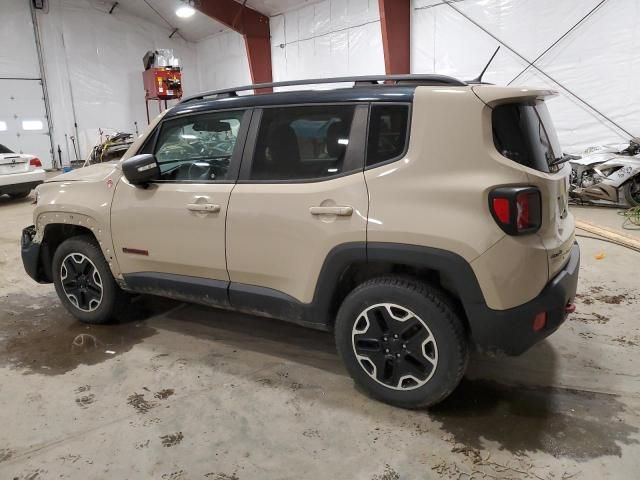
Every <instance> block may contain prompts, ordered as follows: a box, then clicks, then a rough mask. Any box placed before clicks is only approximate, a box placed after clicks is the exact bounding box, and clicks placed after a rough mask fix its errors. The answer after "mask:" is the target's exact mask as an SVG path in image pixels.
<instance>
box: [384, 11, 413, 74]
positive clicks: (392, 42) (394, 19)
mask: <svg viewBox="0 0 640 480" xmlns="http://www.w3.org/2000/svg"><path fill="white" fill-rule="evenodd" d="M378 6H379V8H380V27H381V29H382V46H383V48H384V67H385V70H386V72H387V75H393V74H396V73H411V56H410V51H411V50H410V49H411V45H410V30H411V0H379V1H378Z"/></svg>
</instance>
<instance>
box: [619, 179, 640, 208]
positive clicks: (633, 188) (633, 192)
mask: <svg viewBox="0 0 640 480" xmlns="http://www.w3.org/2000/svg"><path fill="white" fill-rule="evenodd" d="M622 193H623V194H624V198H625V199H626V200H627V202H629V205H631V206H632V207H638V206H640V175H636V176H635V177H633V178H632V179H631V180H629V181H628V182H627V183H625V184H624V186H623V187H622Z"/></svg>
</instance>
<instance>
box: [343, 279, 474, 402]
mask: <svg viewBox="0 0 640 480" xmlns="http://www.w3.org/2000/svg"><path fill="white" fill-rule="evenodd" d="M335 336H336V345H337V348H338V352H339V353H340V356H341V358H342V360H343V361H344V363H345V366H346V368H347V370H348V371H349V373H350V374H351V376H352V378H353V379H354V381H355V382H356V384H358V385H359V386H360V387H361V388H362V389H364V390H365V391H366V392H367V393H368V394H369V395H370V396H372V397H373V398H376V399H378V400H381V401H383V402H386V403H389V404H392V405H396V406H400V407H404V408H421V407H429V406H432V405H435V404H436V403H438V402H440V401H442V400H444V399H445V398H446V397H447V396H448V395H449V394H450V393H451V392H452V391H453V390H454V389H455V388H456V387H457V385H458V384H459V383H460V380H461V379H462V376H463V375H464V372H465V370H466V366H467V361H468V341H467V336H466V332H465V328H464V326H463V323H462V321H461V319H460V318H459V316H458V315H457V314H456V309H455V307H454V306H453V304H452V303H451V300H450V299H449V297H448V296H447V295H446V294H445V293H444V292H442V291H441V290H439V289H437V288H434V287H432V286H430V285H427V284H425V283H422V282H420V281H417V280H413V279H407V278H403V277H381V278H375V279H373V280H369V281H367V282H365V283H363V284H362V285H360V286H358V287H357V288H356V289H354V290H353V292H351V293H350V294H349V295H348V296H347V298H346V299H345V300H344V302H343V303H342V305H341V307H340V310H339V312H338V316H337V318H336V325H335Z"/></svg>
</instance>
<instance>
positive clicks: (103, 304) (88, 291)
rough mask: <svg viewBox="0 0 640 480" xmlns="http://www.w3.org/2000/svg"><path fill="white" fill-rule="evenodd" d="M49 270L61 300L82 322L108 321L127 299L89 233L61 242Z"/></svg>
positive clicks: (113, 317)
mask: <svg viewBox="0 0 640 480" xmlns="http://www.w3.org/2000/svg"><path fill="white" fill-rule="evenodd" d="M52 272H53V283H54V284H55V287H56V292H57V294H58V297H59V298H60V300H61V301H62V304H63V305H64V307H65V308H66V309H67V310H68V311H69V312H70V313H71V314H72V315H73V316H74V317H76V318H77V319H78V320H80V321H82V322H86V323H107V322H109V321H111V320H113V319H115V317H116V315H117V314H118V313H119V312H120V310H121V308H122V307H123V306H124V304H125V303H126V293H125V292H123V291H122V290H121V289H120V287H118V285H117V284H116V281H115V279H114V278H113V275H112V274H111V270H110V269H109V265H107V262H106V260H105V259H104V256H103V255H102V252H101V251H100V248H99V247H98V245H96V243H95V241H94V240H93V238H92V237H90V236H79V237H73V238H70V239H68V240H65V241H64V242H62V243H61V244H60V246H59V247H58V248H57V249H56V252H55V254H54V256H53V267H52Z"/></svg>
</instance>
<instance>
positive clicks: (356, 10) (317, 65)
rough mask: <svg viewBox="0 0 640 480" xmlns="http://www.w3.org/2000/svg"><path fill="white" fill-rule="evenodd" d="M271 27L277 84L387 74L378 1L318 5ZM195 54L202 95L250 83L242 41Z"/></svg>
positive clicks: (236, 38)
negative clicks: (281, 81)
mask: <svg viewBox="0 0 640 480" xmlns="http://www.w3.org/2000/svg"><path fill="white" fill-rule="evenodd" d="M270 27H271V62H272V74H273V80H274V81H276V82H277V81H279V80H296V79H304V78H315V77H328V76H340V75H364V74H384V55H383V51H382V36H381V33H380V13H379V11H378V0H324V1H319V2H316V3H312V4H309V5H305V6H304V7H302V8H298V9H294V10H291V11H287V12H284V13H282V14H278V15H274V16H272V17H271V18H270ZM197 51H198V65H199V69H200V86H201V87H202V89H203V90H214V89H218V88H225V87H232V86H234V85H246V84H248V83H251V74H250V71H249V62H248V60H247V54H246V50H245V44H244V40H243V38H242V35H240V34H238V33H235V32H224V33H220V34H217V35H213V36H211V37H208V38H206V39H204V40H201V41H200V42H198V43H197ZM300 88H305V87H300ZM318 88H322V87H318ZM325 88H326V86H325Z"/></svg>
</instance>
